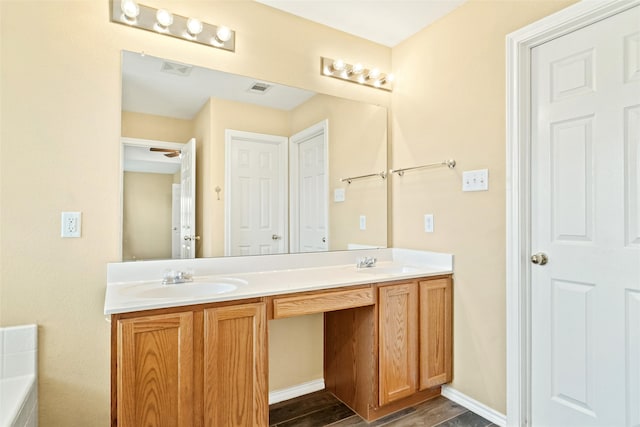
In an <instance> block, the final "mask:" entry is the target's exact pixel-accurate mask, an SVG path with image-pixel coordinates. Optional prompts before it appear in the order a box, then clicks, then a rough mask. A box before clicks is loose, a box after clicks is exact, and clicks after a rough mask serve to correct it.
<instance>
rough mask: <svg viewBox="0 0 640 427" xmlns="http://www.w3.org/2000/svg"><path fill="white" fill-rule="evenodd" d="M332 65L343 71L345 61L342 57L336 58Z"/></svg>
mask: <svg viewBox="0 0 640 427" xmlns="http://www.w3.org/2000/svg"><path fill="white" fill-rule="evenodd" d="M332 67H333V69H334V70H336V71H342V70H344V61H343V60H342V59H336V60H335V61H333V65H332Z"/></svg>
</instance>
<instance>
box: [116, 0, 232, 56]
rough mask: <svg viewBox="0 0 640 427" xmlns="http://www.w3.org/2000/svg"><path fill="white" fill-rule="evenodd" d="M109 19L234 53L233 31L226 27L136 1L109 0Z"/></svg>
mask: <svg viewBox="0 0 640 427" xmlns="http://www.w3.org/2000/svg"><path fill="white" fill-rule="evenodd" d="M110 3H111V22H116V23H118V24H124V25H128V26H130V27H136V28H141V29H143V30H148V31H153V32H155V33H158V34H165V35H167V36H172V37H177V38H180V39H183V40H189V41H192V42H196V43H200V44H204V45H207V46H211V47H216V48H219V49H224V50H228V51H230V52H234V51H235V48H236V33H235V31H233V30H231V29H230V28H228V27H225V26H219V25H213V24H208V23H206V22H203V21H201V20H200V19H197V18H193V17H191V18H187V17H184V16H180V15H176V14H175V13H172V12H170V11H168V10H166V9H156V8H153V7H150V6H145V5H143V4H140V3H138V2H137V1H135V0H110Z"/></svg>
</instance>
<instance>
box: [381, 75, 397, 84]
mask: <svg viewBox="0 0 640 427" xmlns="http://www.w3.org/2000/svg"><path fill="white" fill-rule="evenodd" d="M395 78H396V76H394V75H393V73H389V74H387V77H385V78H384V79H385V80H386V81H387V83H391V82H392V81H393V80H394V79H395Z"/></svg>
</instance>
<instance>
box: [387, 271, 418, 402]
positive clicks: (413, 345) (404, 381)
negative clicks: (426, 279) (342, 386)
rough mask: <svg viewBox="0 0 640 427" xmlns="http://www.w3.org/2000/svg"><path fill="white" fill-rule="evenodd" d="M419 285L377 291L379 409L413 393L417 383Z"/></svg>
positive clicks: (407, 284) (390, 287)
mask: <svg viewBox="0 0 640 427" xmlns="http://www.w3.org/2000/svg"><path fill="white" fill-rule="evenodd" d="M417 297H418V284H417V283H415V282H412V283H402V284H399V285H391V286H381V287H380V288H379V301H378V309H379V317H378V319H379V325H378V331H379V337H378V340H379V358H380V371H379V375H380V392H379V401H380V406H382V405H385V404H387V403H390V402H393V401H394V400H398V399H401V398H403V397H407V396H410V395H412V394H413V393H415V391H416V388H417V381H418V369H417V364H418V298H417Z"/></svg>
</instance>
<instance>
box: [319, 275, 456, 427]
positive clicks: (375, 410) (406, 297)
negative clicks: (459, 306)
mask: <svg viewBox="0 0 640 427" xmlns="http://www.w3.org/2000/svg"><path fill="white" fill-rule="evenodd" d="M376 290H377V292H376V298H377V299H376V305H375V306H372V307H362V308H357V309H351V310H342V311H336V312H332V313H325V386H326V389H327V390H329V391H331V392H332V393H333V394H335V395H336V396H337V397H338V398H339V399H340V400H342V401H343V402H345V403H346V404H347V405H348V406H350V407H351V408H352V409H353V410H355V411H356V412H357V413H358V414H359V415H360V416H361V417H363V418H365V419H366V420H367V421H374V420H376V419H379V418H381V417H384V416H386V415H388V414H391V413H393V412H395V411H398V410H401V409H403V408H406V407H408V406H412V405H415V404H417V403H419V402H422V401H425V400H428V399H430V398H433V397H436V396H438V395H439V394H440V385H442V384H444V383H447V382H450V381H451V379H452V375H451V366H452V362H451V357H452V352H451V349H452V344H451V343H452V335H451V334H452V330H451V325H452V297H451V295H452V280H451V276H450V275H446V276H437V277H429V278H423V279H410V280H404V281H397V282H392V283H380V284H377V285H376Z"/></svg>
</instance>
